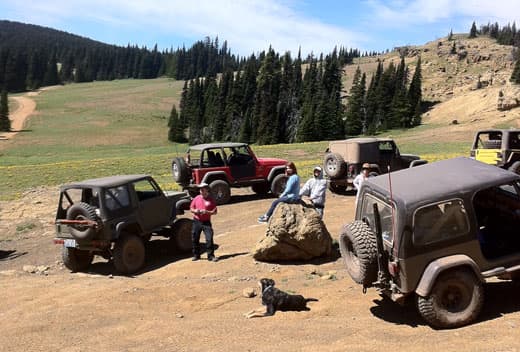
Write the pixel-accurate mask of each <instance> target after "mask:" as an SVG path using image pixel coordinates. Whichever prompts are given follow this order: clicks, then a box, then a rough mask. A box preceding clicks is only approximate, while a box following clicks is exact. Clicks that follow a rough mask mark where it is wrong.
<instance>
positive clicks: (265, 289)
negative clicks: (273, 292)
mask: <svg viewBox="0 0 520 352" xmlns="http://www.w3.org/2000/svg"><path fill="white" fill-rule="evenodd" d="M270 288H273V285H269V286H267V287H266V288H264V290H263V291H262V294H264V293H265V291H267V290H269V289H270Z"/></svg>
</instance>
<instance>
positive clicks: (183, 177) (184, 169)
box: [172, 158, 190, 185]
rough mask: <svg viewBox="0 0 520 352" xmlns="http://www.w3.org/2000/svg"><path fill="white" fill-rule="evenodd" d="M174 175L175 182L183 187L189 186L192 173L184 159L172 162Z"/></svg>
mask: <svg viewBox="0 0 520 352" xmlns="http://www.w3.org/2000/svg"><path fill="white" fill-rule="evenodd" d="M172 175H173V179H174V180H175V182H177V183H179V184H181V185H182V184H186V185H187V184H188V183H189V179H190V172H189V170H188V165H186V162H185V161H184V159H183V158H175V159H173V160H172Z"/></svg>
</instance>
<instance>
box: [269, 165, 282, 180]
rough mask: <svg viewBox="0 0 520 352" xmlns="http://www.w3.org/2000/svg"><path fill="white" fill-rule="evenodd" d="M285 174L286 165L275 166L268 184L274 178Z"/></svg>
mask: <svg viewBox="0 0 520 352" xmlns="http://www.w3.org/2000/svg"><path fill="white" fill-rule="evenodd" d="M284 172H285V165H280V166H275V167H273V168H272V169H271V171H269V175H268V176H267V182H271V181H272V180H273V178H274V177H275V176H276V175H278V174H280V173H282V174H283V173H284Z"/></svg>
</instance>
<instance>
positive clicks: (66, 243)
mask: <svg viewBox="0 0 520 352" xmlns="http://www.w3.org/2000/svg"><path fill="white" fill-rule="evenodd" d="M63 245H64V246H65V247H69V248H76V240H65V241H63Z"/></svg>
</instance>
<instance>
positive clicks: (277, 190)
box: [271, 174, 289, 197]
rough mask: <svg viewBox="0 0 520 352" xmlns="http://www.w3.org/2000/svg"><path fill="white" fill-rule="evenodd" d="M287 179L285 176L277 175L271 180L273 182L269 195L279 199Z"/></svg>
mask: <svg viewBox="0 0 520 352" xmlns="http://www.w3.org/2000/svg"><path fill="white" fill-rule="evenodd" d="M288 179H289V177H287V176H286V175H285V174H278V175H276V176H275V177H274V178H273V181H271V193H272V194H273V196H275V197H279V196H280V194H282V193H283V191H284V190H285V185H286V184H287V180H288Z"/></svg>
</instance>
